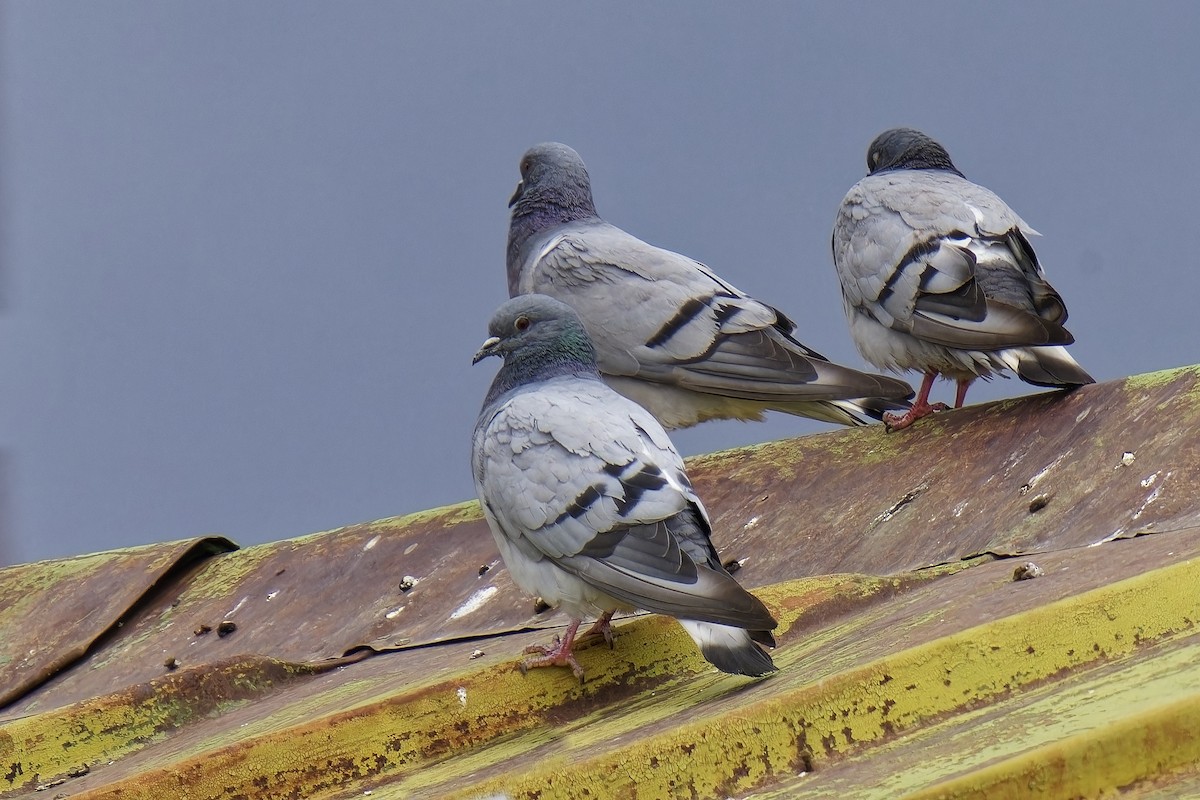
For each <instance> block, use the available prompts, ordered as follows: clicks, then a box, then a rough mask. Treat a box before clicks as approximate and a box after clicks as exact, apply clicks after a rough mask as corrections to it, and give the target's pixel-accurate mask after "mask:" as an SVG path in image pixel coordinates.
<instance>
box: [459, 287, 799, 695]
mask: <svg viewBox="0 0 1200 800" xmlns="http://www.w3.org/2000/svg"><path fill="white" fill-rule="evenodd" d="M488 332H489V333H490V334H491V335H490V337H489V338H488V339H487V340H486V341H485V342H484V343H483V346H482V347H480V349H479V352H477V353H476V354H475V358H474V359H473V362H472V363H478V362H479V361H481V360H482V359H484V358H487V357H488V356H499V357H501V358H502V359H504V364H503V365H502V366H501V368H500V371H499V372H498V373H497V374H496V377H495V379H494V380H493V381H492V385H491V389H490V390H489V391H488V394H487V398H486V399H485V400H484V403H483V411H482V412H481V413H480V415H479V421H478V422H477V423H476V425H475V433H474V437H473V440H472V448H471V462H472V471H473V473H474V477H475V489H476V491H477V493H478V495H479V502H480V505H481V506H482V508H483V515H484V517H485V518H486V519H487V522H488V526H489V527H490V528H491V531H492V535H493V536H494V537H495V539H496V545H497V547H498V548H499V549H500V555H501V556H502V557H503V559H504V563H505V564H506V565H507V566H508V569H509V572H510V573H511V574H512V578H513V580H514V581H515V582H516V584H517V585H518V586H520V587H521V588H523V589H524V590H525V591H527V592H530V593H531V594H535V595H538V596H540V597H541V598H542V599H543V600H544V601H545V602H546V603H548V604H549V605H551V606H556V607H558V608H559V609H561V610H563V611H565V612H566V613H567V614H568V615H569V616H570V618H571V624H570V626H569V627H568V628H567V630H566V633H565V634H564V635H563V636H562V637H561V638H560V639H559V640H558V642H557V644H556V645H554V646H551V647H532V648H528V649H527V650H526V653H527V654H528V653H533V654H535V655H534V656H532V657H530V658H526V659H524V660H523V661H522V662H521V664H520V666H521V671H522V672H524V671H525V670H526V669H530V668H534V667H543V666H552V665H558V666H569V667H570V668H571V670H572V671H573V672H574V673H575V676H576V677H577V678H578V679H579V680H580V681H581V682H582V681H583V669H582V668H581V667H580V666H579V662H578V661H576V660H575V656H574V654H573V653H572V646H573V643H574V641H575V635H576V633H577V631H578V630H579V626H580V624H581V622H582V620H583V619H584V618H585V617H592V616H595V617H598V620H597V622H596V624H595V625H594V626H593V627H592V629H591V630H590V631H589V632H588V633H599V634H601V635H603V636H604V638H605V640H606V641H608V642H609V644H610V646H611V644H612V631H611V626H610V624H609V623H610V620H611V619H612V615H613V613H614V612H616V611H629V610H633V609H645V610H647V611H652V612H654V613H658V614H668V615H670V616H673V617H676V618H678V619H679V621H680V622H681V624H682V625H683V627H684V629H685V630H687V632H688V633H689V634H690V635H691V637H692V638H693V639H694V640H695V641H696V644H697V645H699V647H700V651H701V653H703V655H704V657H705V658H706V659H707V660H708V661H709V662H711V663H712V664H713V665H714V666H716V667H717V668H718V669H720V670H722V671H724V672H729V673H733V674H738V675H750V676H762V675H767V674H769V673H771V672H773V671H775V665H774V663H773V662H772V661H771V657H770V656H769V655H768V654H767V653H766V652H765V651H764V650H763V649H762V648H760V647H759V645H765V646H767V647H773V646H774V645H775V640H774V638H773V637H772V635H771V630H772V629H774V628H775V627H776V624H777V623H776V621H775V620H774V619H773V618H772V617H771V614H770V612H769V611H768V610H767V608H766V606H764V605H763V604H762V602H761V601H760V600H759V599H758V598H756V597H755V596H754V595H752V594H750V593H749V592H747V591H746V590H745V589H743V588H742V587H741V586H740V585H738V583H737V581H735V580H734V579H733V577H732V576H731V575H730V574H729V573H728V572H727V571H726V570H725V569H724V567H722V565H721V560H720V558H719V557H718V555H717V551H716V550H715V549H714V548H713V545H712V541H711V540H710V534H711V527H710V524H709V519H708V514H707V512H706V511H705V510H704V504H703V503H701V502H700V498H699V497H697V496H696V493H695V492H694V491H693V489H692V485H691V482H690V481H689V480H688V476H687V473H686V472H685V471H684V467H683V459H682V458H680V456H679V453H678V452H676V450H675V448H674V447H673V446H672V444H671V440H670V439H669V438H667V433H666V431H664V430H663V428H662V426H661V425H659V423H658V422H657V421H656V420H655V419H654V417H653V416H651V415H650V414H649V413H648V412H647V411H646V410H645V409H643V408H642V407H640V406H638V405H637V404H636V403H633V402H632V401H630V400H628V399H626V398H625V397H623V396H621V395H620V394H618V393H617V392H615V391H613V390H612V389H611V388H610V387H609V386H607V385H606V384H605V383H604V382H603V381H602V380H601V378H600V372H599V371H598V369H597V368H596V355H595V349H594V347H593V345H592V342H591V340H590V339H589V337H588V335H587V331H586V330H585V328H584V326H583V323H582V322H581V321H580V319H579V317H578V315H577V314H576V313H575V312H574V311H573V310H572V309H571V308H570V307H569V306H567V305H566V304H564V303H561V302H559V301H557V300H555V299H553V298H551V297H547V296H545V295H538V294H532V295H522V296H519V297H517V298H514V299H511V300H508V301H507V302H505V303H504V305H502V306H500V308H499V309H498V310H497V311H496V313H495V315H494V316H493V317H492V319H491V322H490V324H489V325H488ZM585 635H586V634H585Z"/></svg>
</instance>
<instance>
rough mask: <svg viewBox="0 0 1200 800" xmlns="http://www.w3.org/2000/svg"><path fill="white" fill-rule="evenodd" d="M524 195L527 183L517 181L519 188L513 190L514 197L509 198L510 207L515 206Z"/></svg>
mask: <svg viewBox="0 0 1200 800" xmlns="http://www.w3.org/2000/svg"><path fill="white" fill-rule="evenodd" d="M523 194H525V181H517V188H516V189H514V190H513V193H512V197H510V198H508V207H509V208H512V207H513V206H515V205H516V204H517V201H518V200H520V199H521V195H523Z"/></svg>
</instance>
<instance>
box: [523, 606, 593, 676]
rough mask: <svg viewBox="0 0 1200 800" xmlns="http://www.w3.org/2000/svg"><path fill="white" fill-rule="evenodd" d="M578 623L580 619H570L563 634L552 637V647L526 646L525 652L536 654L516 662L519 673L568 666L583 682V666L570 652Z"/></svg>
mask: <svg viewBox="0 0 1200 800" xmlns="http://www.w3.org/2000/svg"><path fill="white" fill-rule="evenodd" d="M579 624H580V620H577V619H576V620H571V624H570V626H568V627H567V630H566V631H565V633H564V635H563V636H562V637H558V636H555V637H554V645H553V646H552V647H546V646H544V645H540V644H531V645H530V646H529V647H526V648H525V652H526V653H529V654H537V655H536V656H535V657H534V658H525V659H522V660H521V661H520V662H519V663H518V664H517V668H518V669H519V670H521V674H522V675H524V674H525V673H526V672H528V671H529V670H531V669H537V668H539V667H570V668H571V672H573V673H574V674H575V677H576V679H577V680H578V681H579V682H580V683H583V667H581V666H579V662H578V661H576V660H575V654H574V653H572V652H571V645H572V643H573V642H574V639H575V632H576V631H578V630H579Z"/></svg>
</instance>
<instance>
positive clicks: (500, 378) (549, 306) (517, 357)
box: [471, 294, 600, 399]
mask: <svg viewBox="0 0 1200 800" xmlns="http://www.w3.org/2000/svg"><path fill="white" fill-rule="evenodd" d="M488 333H489V334H490V335H489V337H488V339H487V340H486V341H484V343H483V345H482V346H481V347H480V348H479V350H478V352H476V353H475V357H474V358H472V359H471V363H472V364H478V363H479V362H480V361H482V360H483V359H485V358H487V357H488V356H499V357H500V358H502V359H504V366H503V367H501V368H500V372H499V373H498V374H497V375H496V382H495V383H493V385H492V392H491V393H489V399H490V398H492V397H494V396H496V395H497V394H500V393H502V392H503V391H507V390H508V389H511V388H512V387H513V386H517V385H520V384H523V383H530V382H532V381H537V380H545V379H547V378H551V377H554V376H557V375H568V374H586V375H590V376H594V377H596V378H599V376H600V373H599V372H598V371H597V369H596V349H595V347H593V346H592V340H591V339H590V338H589V337H588V334H587V330H586V329H585V328H584V327H583V323H582V322H581V321H580V320H579V315H578V314H576V313H575V310H574V309H572V308H571V307H570V306H569V305H567V304H566V303H562V302H560V301H558V300H555V299H554V298H552V297H547V296H546V295H544V294H525V295H520V296H518V297H514V298H513V299H511V300H509V301H508V302H506V303H505V304H504V305H502V306H500V308H498V309H497V310H496V313H495V314H493V315H492V320H491V322H489V323H488ZM498 387H499V388H498Z"/></svg>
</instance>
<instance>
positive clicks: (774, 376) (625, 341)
mask: <svg viewBox="0 0 1200 800" xmlns="http://www.w3.org/2000/svg"><path fill="white" fill-rule="evenodd" d="M509 205H510V206H511V207H512V219H511V222H510V225H509V230H508V257H507V261H508V293H509V296H510V297H516V296H517V295H522V294H533V293H541V294H546V295H550V296H551V297H554V298H556V299H558V300H561V301H563V302H564V303H566V304H567V305H569V306H571V307H572V308H574V309H575V311H576V312H577V313H578V314H579V316H580V318H581V319H582V320H583V324H584V326H585V327H586V328H587V330H588V333H589V334H590V335H591V338H592V341H593V342H594V343H595V346H596V357H597V361H598V363H599V365H600V372H601V374H602V375H603V376H604V380H605V381H606V382H607V383H608V384H609V385H610V386H612V387H613V388H614V389H616V390H617V391H618V392H620V393H621V394H623V395H625V396H626V397H628V398H630V399H632V400H633V401H634V402H636V403H639V404H640V405H642V406H643V407H645V408H646V409H647V410H648V411H649V412H650V413H651V414H653V415H654V416H655V417H656V418H658V420H659V422H661V423H662V424H663V425H664V426H665V427H666V428H668V429H671V428H685V427H688V426H690V425H695V424H696V423H698V422H703V421H705V420H709V419H742V420H761V419H762V418H763V413H764V412H765V411H783V412H786V413H789V414H797V415H799V416H805V417H811V418H813V419H818V420H822V421H825V422H834V423H838V424H842V425H862V424H866V422H867V420H868V419H869V418H875V419H879V418H880V417H881V415H882V413H883V412H884V411H886V410H888V409H893V410H896V409H906V408H908V403H907V402H905V400H906V398H909V397H912V394H913V391H912V387H911V386H909V385H908V384H907V383H905V382H904V381H900V380H897V379H895V378H889V377H886V376H883V375H872V374H869V373H865V372H860V371H858V370H855V369H851V368H849V367H843V366H840V365H838V364H834V363H832V362H830V361H829V360H827V359H826V358H824V357H823V356H822V355H821V354H820V353H817V352H816V351H814V350H811V349H810V348H808V347H806V346H804V345H803V344H801V343H800V342H799V341H798V340H797V339H796V338H795V336H794V335H793V331H794V330H795V327H796V326H795V324H794V323H793V322H792V321H791V320H790V319H788V318H787V317H786V316H784V315H783V314H782V313H781V312H780V311H778V310H776V309H775V308H772V307H771V306H769V305H766V304H765V303H760V302H759V301H758V300H755V299H754V298H752V297H749V296H748V295H746V293H745V292H742V291H740V290H739V289H737V288H736V287H734V286H733V285H732V284H730V283H728V282H727V281H725V280H723V279H722V278H721V277H720V276H718V275H717V274H716V273H715V272H713V271H712V270H711V269H709V268H708V267H706V266H704V265H703V264H701V263H699V262H697V261H693V260H692V259H690V258H688V257H687V256H683V255H680V254H678V253H673V252H671V251H669V250H663V249H661V248H658V247H654V246H653V245H650V244H647V243H646V242H643V241H642V240H641V239H638V238H636V237H634V236H632V235H630V234H628V233H626V232H625V231H623V230H621V229H620V228H618V227H616V226H614V225H610V224H609V223H607V222H605V221H604V220H602V219H601V218H600V217H599V216H598V215H597V213H596V206H595V204H594V203H593V202H592V186H591V179H590V177H589V176H588V172H587V168H586V167H585V166H584V163H583V160H582V159H581V158H580V157H579V154H578V153H576V152H575V151H574V150H572V149H571V148H570V147H567V146H566V145H565V144H559V143H557V142H550V143H547V144H540V145H537V146H535V147H533V148H531V149H530V150H529V151H528V152H526V153H525V155H524V156H523V157H522V159H521V182H520V183H519V184H518V185H517V190H516V192H515V193H514V194H513V196H512V199H511V200H510V201H509Z"/></svg>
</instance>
